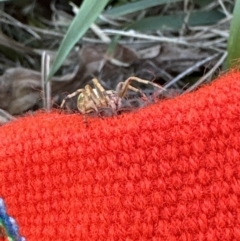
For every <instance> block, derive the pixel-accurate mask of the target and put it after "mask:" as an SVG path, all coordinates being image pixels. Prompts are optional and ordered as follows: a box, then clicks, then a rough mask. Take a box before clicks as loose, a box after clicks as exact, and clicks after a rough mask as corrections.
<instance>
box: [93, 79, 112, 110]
mask: <svg viewBox="0 0 240 241" xmlns="http://www.w3.org/2000/svg"><path fill="white" fill-rule="evenodd" d="M92 81H93V84H94V87H95V89H96V91H97V95H98V96H99V99H100V100H99V101H100V103H101V104H102V105H103V106H107V105H108V103H109V101H110V99H109V97H108V95H107V93H106V90H105V89H104V88H103V86H102V85H101V84H100V82H99V80H98V79H97V78H94V79H93V80H92Z"/></svg>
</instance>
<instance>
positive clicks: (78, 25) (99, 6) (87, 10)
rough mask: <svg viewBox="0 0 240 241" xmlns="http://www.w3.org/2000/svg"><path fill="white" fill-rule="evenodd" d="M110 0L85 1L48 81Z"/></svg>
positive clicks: (62, 45) (68, 32)
mask: <svg viewBox="0 0 240 241" xmlns="http://www.w3.org/2000/svg"><path fill="white" fill-rule="evenodd" d="M108 1H109V0H84V1H83V3H82V5H81V8H80V9H79V11H78V14H77V15H76V16H75V18H74V19H73V21H72V23H71V25H70V27H69V29H68V31H67V33H66V35H65V37H64V39H63V40H62V43H61V45H60V47H59V50H58V52H57V55H56V58H55V60H54V62H53V64H52V66H51V69H50V73H49V75H48V80H49V79H50V78H51V77H52V76H53V75H54V74H55V73H56V72H57V71H58V69H59V68H60V67H61V65H62V63H63V62H64V60H65V59H66V57H67V55H68V54H69V52H70V51H71V49H72V48H73V47H74V45H75V44H76V43H77V42H78V41H79V40H80V39H81V37H82V36H83V35H84V34H85V33H86V31H87V30H88V29H89V27H90V26H91V24H92V23H93V22H94V21H95V20H96V19H97V17H98V16H99V14H100V13H101V12H102V10H103V9H104V7H105V6H106V4H107V3H108Z"/></svg>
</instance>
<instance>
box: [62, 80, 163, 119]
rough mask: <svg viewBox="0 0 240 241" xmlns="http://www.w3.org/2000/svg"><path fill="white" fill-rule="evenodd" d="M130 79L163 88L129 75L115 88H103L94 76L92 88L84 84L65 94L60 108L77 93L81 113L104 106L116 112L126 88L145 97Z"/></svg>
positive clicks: (120, 106) (96, 110)
mask: <svg viewBox="0 0 240 241" xmlns="http://www.w3.org/2000/svg"><path fill="white" fill-rule="evenodd" d="M131 81H137V82H139V83H143V84H151V85H153V86H155V87H157V88H160V89H163V88H162V87H161V86H160V85H157V84H155V83H153V82H151V81H148V80H144V79H140V78H138V77H130V78H128V79H127V80H126V81H124V82H120V83H119V84H118V85H117V88H116V90H105V89H104V88H103V86H102V85H101V84H100V82H99V81H98V79H96V78H94V79H93V80H92V82H93V85H94V88H92V87H91V86H90V85H86V86H85V87H84V88H83V89H78V90H76V91H75V92H73V93H72V94H69V95H67V96H66V98H65V99H64V100H63V101H62V104H61V108H63V106H64V104H65V102H66V99H69V98H72V97H74V96H76V95H77V94H79V96H78V99H77V108H78V110H79V111H80V112H81V113H82V114H83V115H85V114H88V113H91V112H96V113H98V112H99V110H101V109H104V108H109V109H110V110H111V112H112V113H113V114H116V113H117V112H118V111H119V110H120V109H121V108H122V99H123V98H124V97H125V95H126V93H127V90H128V89H130V90H132V91H135V92H138V93H140V94H141V95H142V96H143V97H145V98H146V99H147V97H146V96H145V94H144V93H143V92H142V91H141V90H139V89H137V88H135V87H133V86H131V85H130V83H131Z"/></svg>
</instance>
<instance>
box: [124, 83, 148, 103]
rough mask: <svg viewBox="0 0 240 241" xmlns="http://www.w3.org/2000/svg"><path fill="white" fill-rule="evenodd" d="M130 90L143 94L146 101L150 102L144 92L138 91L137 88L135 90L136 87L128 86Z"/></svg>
mask: <svg viewBox="0 0 240 241" xmlns="http://www.w3.org/2000/svg"><path fill="white" fill-rule="evenodd" d="M128 89H130V90H132V91H134V92H136V93H139V94H141V95H142V97H143V98H144V99H145V100H148V97H147V96H146V95H145V94H144V93H143V91H142V90H140V89H137V88H135V87H133V86H131V85H128Z"/></svg>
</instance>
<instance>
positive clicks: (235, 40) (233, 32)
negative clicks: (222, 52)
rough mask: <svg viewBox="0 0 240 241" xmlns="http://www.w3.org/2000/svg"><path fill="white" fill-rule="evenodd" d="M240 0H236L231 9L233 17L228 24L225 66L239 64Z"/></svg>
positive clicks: (230, 66) (231, 66)
mask: <svg viewBox="0 0 240 241" xmlns="http://www.w3.org/2000/svg"><path fill="white" fill-rule="evenodd" d="M239 13H240V0H236V2H235V7H234V10H233V18H232V22H231V26H230V35H229V38H228V58H227V62H226V65H227V66H226V67H227V68H233V67H236V64H238V65H239V59H240V44H239V43H240V14H239Z"/></svg>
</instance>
